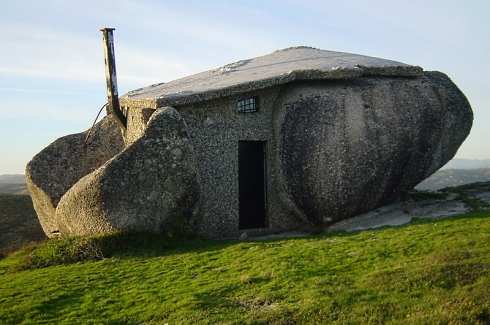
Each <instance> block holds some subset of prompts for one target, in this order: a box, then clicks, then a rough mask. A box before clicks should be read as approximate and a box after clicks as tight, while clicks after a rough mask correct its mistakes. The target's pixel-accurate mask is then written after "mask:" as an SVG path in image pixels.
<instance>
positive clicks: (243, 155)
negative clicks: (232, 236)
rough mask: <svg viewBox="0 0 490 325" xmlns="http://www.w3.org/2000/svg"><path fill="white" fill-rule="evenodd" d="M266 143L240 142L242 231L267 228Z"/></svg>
mask: <svg viewBox="0 0 490 325" xmlns="http://www.w3.org/2000/svg"><path fill="white" fill-rule="evenodd" d="M265 167H266V166H265V142H264V141H239V142H238V173H239V179H238V181H239V207H240V217H239V218H240V221H239V227H240V229H250V228H263V227H265V226H266V213H265V211H266V209H265V202H266V201H265V193H266V183H265V172H266V168H265Z"/></svg>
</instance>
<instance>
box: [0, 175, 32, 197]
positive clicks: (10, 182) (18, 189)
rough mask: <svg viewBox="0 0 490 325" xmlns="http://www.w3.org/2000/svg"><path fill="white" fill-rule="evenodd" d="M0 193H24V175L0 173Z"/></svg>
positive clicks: (25, 190)
mask: <svg viewBox="0 0 490 325" xmlns="http://www.w3.org/2000/svg"><path fill="white" fill-rule="evenodd" d="M0 194H16V195H26V194H27V188H26V180H25V176H24V175H20V174H13V175H0Z"/></svg>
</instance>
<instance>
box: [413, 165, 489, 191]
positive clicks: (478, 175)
mask: <svg viewBox="0 0 490 325" xmlns="http://www.w3.org/2000/svg"><path fill="white" fill-rule="evenodd" d="M487 181H490V168H480V169H441V170H438V171H437V172H435V173H434V174H433V175H432V176H431V177H429V178H427V179H426V180H425V181H423V182H422V183H420V184H419V185H417V187H416V188H415V189H417V190H427V191H434V190H439V189H441V188H444V187H449V186H459V185H464V184H469V183H475V182H487Z"/></svg>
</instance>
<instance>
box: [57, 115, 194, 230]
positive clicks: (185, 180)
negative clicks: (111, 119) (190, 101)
mask: <svg viewBox="0 0 490 325" xmlns="http://www.w3.org/2000/svg"><path fill="white" fill-rule="evenodd" d="M198 198H199V191H198V177H197V167H196V161H195V159H194V155H193V148H192V144H191V141H190V139H189V136H188V131H187V125H186V124H185V122H184V120H183V118H182V117H181V116H180V114H179V113H178V112H177V111H176V110H175V109H174V108H171V107H166V108H161V109H158V110H157V111H156V112H155V113H154V114H153V115H152V117H151V118H150V120H149V122H148V126H147V128H146V129H145V131H144V133H143V135H142V136H141V137H140V138H138V139H137V140H136V141H134V142H133V143H132V144H130V145H129V146H128V147H127V148H126V149H124V150H123V151H122V152H120V153H119V154H117V155H116V156H115V157H113V158H112V159H111V160H109V161H108V162H107V163H106V164H104V165H103V166H102V167H100V168H99V169H97V170H95V171H94V172H92V173H91V174H88V175H86V176H85V177H83V178H82V179H81V180H80V181H79V182H77V183H76V184H75V185H74V186H73V187H72V188H71V189H70V190H69V191H68V192H67V193H66V194H65V195H64V196H63V198H62V199H61V201H60V203H59V205H58V207H57V209H56V219H57V221H58V223H59V225H60V231H61V233H62V234H64V235H75V234H76V235H86V234H96V233H108V232H113V231H150V232H166V233H175V232H186V231H189V229H190V228H191V227H192V221H193V220H192V218H193V207H194V205H195V203H196V202H197V200H198Z"/></svg>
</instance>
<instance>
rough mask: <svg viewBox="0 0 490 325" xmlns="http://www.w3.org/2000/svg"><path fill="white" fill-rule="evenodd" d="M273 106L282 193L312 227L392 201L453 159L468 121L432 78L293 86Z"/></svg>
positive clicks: (455, 98)
mask: <svg viewBox="0 0 490 325" xmlns="http://www.w3.org/2000/svg"><path fill="white" fill-rule="evenodd" d="M281 105H282V106H281V107H283V108H284V111H283V112H282V113H281V114H282V115H280V118H279V120H280V121H279V125H281V131H280V136H279V138H280V153H281V154H280V157H279V161H280V167H281V170H282V172H283V175H284V180H285V184H286V186H285V187H286V191H287V192H288V196H289V197H290V198H291V200H292V202H294V204H295V205H296V207H297V208H298V209H299V210H300V211H301V213H302V214H303V217H304V218H305V219H307V221H309V222H311V223H313V224H316V225H322V224H329V223H332V222H335V221H338V220H342V219H346V218H350V217H353V216H355V215H358V214H361V213H364V212H367V211H370V210H372V209H374V208H377V207H379V206H381V205H385V204H389V203H391V202H393V201H395V200H397V199H399V198H400V197H402V196H403V195H404V194H405V193H407V192H408V191H409V190H411V189H412V188H413V187H414V186H415V185H417V184H418V183H419V182H421V181H422V180H424V179H425V178H427V177H429V176H430V175H431V174H432V173H434V172H435V171H437V170H438V169H439V168H441V167H442V166H443V165H445V164H446V163H447V162H448V161H449V160H451V159H452V158H453V156H454V155H455V154H456V151H457V150H458V148H459V146H460V145H461V143H462V142H463V141H464V139H465V138H466V137H467V135H468V134H469V132H470V129H471V125H472V121H473V114H472V111H471V107H470V104H469V103H468V101H467V99H466V97H465V96H464V94H463V93H462V92H461V91H460V90H459V89H458V88H457V87H456V85H455V84H454V83H453V82H452V81H451V80H450V79H449V78H448V77H447V76H446V75H444V74H443V73H440V72H425V73H424V75H423V76H421V77H419V78H413V79H404V78H399V79H396V78H382V77H377V78H375V77H372V78H366V79H358V80H356V81H353V82H338V83H336V84H317V85H310V84H305V85H303V86H301V85H297V86H296V85H295V86H293V87H291V90H290V91H288V92H285V95H284V97H283V98H282V99H281Z"/></svg>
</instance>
